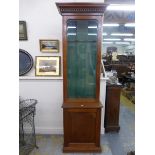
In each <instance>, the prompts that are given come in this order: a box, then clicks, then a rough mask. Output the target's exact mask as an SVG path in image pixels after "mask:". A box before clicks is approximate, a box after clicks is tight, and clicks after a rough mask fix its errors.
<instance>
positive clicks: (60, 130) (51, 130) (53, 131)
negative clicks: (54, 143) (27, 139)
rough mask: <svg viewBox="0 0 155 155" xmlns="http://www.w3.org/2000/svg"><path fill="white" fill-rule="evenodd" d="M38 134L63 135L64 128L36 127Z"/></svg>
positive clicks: (26, 129)
mask: <svg viewBox="0 0 155 155" xmlns="http://www.w3.org/2000/svg"><path fill="white" fill-rule="evenodd" d="M27 131H28V132H29V131H31V130H30V128H25V132H27ZM35 132H36V134H60V135H62V134H63V128H42V127H36V128H35ZM104 133H105V129H104V128H101V134H102V135H103V134H104Z"/></svg>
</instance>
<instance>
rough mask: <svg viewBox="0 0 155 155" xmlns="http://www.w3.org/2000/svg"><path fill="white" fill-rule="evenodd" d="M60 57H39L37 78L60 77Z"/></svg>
mask: <svg viewBox="0 0 155 155" xmlns="http://www.w3.org/2000/svg"><path fill="white" fill-rule="evenodd" d="M60 62H61V57H60V56H37V57H36V76H60V66H61V65H60Z"/></svg>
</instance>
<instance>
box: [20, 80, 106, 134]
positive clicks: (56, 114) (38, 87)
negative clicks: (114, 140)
mask: <svg viewBox="0 0 155 155" xmlns="http://www.w3.org/2000/svg"><path fill="white" fill-rule="evenodd" d="M105 87H106V82H105V80H104V79H102V80H101V90H100V100H101V102H102V104H103V105H104V104H105V102H104V101H105ZM19 89H20V96H21V97H24V98H25V99H26V98H34V99H37V100H38V104H37V105H36V116H35V126H36V132H37V133H41V134H62V133H63V111H62V108H61V106H62V103H63V81H62V79H55V80H54V79H49V80H47V79H42V80H40V79H21V80H20V84H19ZM101 121H102V123H101V126H102V127H101V130H102V133H104V108H103V109H102V120H101Z"/></svg>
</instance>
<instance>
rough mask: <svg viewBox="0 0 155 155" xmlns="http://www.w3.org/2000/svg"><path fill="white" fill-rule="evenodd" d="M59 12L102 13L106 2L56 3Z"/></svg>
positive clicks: (64, 13) (67, 13)
mask: <svg viewBox="0 0 155 155" xmlns="http://www.w3.org/2000/svg"><path fill="white" fill-rule="evenodd" d="M56 6H57V8H58V10H59V13H60V14H61V15H62V16H63V15H71V14H72V15H74V14H76V15H77V14H80V15H89V14H91V15H92V14H93V15H103V13H104V11H105V9H106V7H107V6H108V4H105V3H56Z"/></svg>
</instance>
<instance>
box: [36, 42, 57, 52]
mask: <svg viewBox="0 0 155 155" xmlns="http://www.w3.org/2000/svg"><path fill="white" fill-rule="evenodd" d="M39 43H40V51H41V52H43V53H59V40H49V39H46V40H43V39H41V40H39Z"/></svg>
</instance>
